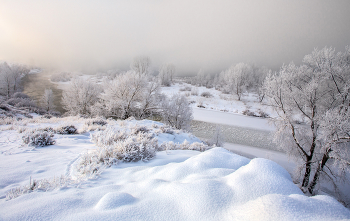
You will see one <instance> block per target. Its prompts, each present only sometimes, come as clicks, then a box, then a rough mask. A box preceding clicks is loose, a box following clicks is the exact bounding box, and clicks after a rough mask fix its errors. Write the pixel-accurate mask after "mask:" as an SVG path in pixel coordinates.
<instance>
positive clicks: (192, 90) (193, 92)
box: [191, 87, 198, 96]
mask: <svg viewBox="0 0 350 221" xmlns="http://www.w3.org/2000/svg"><path fill="white" fill-rule="evenodd" d="M191 95H192V96H198V89H197V88H196V87H193V88H191Z"/></svg>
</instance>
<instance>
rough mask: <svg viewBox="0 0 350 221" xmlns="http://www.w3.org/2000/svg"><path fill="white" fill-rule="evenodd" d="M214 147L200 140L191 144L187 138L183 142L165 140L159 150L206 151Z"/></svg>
mask: <svg viewBox="0 0 350 221" xmlns="http://www.w3.org/2000/svg"><path fill="white" fill-rule="evenodd" d="M211 148H212V147H210V146H208V145H206V144H204V143H199V142H194V143H192V144H190V143H189V142H188V141H187V140H185V141H184V142H183V143H182V144H178V143H174V142H172V141H170V142H164V143H162V144H161V145H160V147H159V148H158V151H164V150H196V151H201V152H203V151H206V150H209V149H211Z"/></svg>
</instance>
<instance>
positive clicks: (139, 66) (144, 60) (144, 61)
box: [130, 56, 151, 75]
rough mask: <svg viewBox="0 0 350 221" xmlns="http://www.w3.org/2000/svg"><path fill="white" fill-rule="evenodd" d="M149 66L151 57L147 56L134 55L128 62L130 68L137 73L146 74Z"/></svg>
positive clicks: (148, 71)
mask: <svg viewBox="0 0 350 221" xmlns="http://www.w3.org/2000/svg"><path fill="white" fill-rule="evenodd" d="M150 68H151V59H150V58H149V57H143V56H140V57H135V58H134V60H133V61H132V62H131V64H130V69H131V70H133V71H134V72H135V73H136V74H138V75H148V74H149V73H150Z"/></svg>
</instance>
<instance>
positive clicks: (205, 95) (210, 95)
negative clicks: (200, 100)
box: [201, 91, 213, 98]
mask: <svg viewBox="0 0 350 221" xmlns="http://www.w3.org/2000/svg"><path fill="white" fill-rule="evenodd" d="M201 96H202V97H205V98H210V97H213V95H212V94H211V93H210V92H209V91H204V92H202V93H201Z"/></svg>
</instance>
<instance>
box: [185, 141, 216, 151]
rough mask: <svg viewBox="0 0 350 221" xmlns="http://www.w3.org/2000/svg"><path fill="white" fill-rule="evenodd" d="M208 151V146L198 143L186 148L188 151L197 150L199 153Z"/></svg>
mask: <svg viewBox="0 0 350 221" xmlns="http://www.w3.org/2000/svg"><path fill="white" fill-rule="evenodd" d="M209 149H211V147H210V146H208V145H206V144H204V143H199V142H194V143H192V144H191V145H190V146H189V147H188V150H197V151H201V152H203V151H206V150H209Z"/></svg>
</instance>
